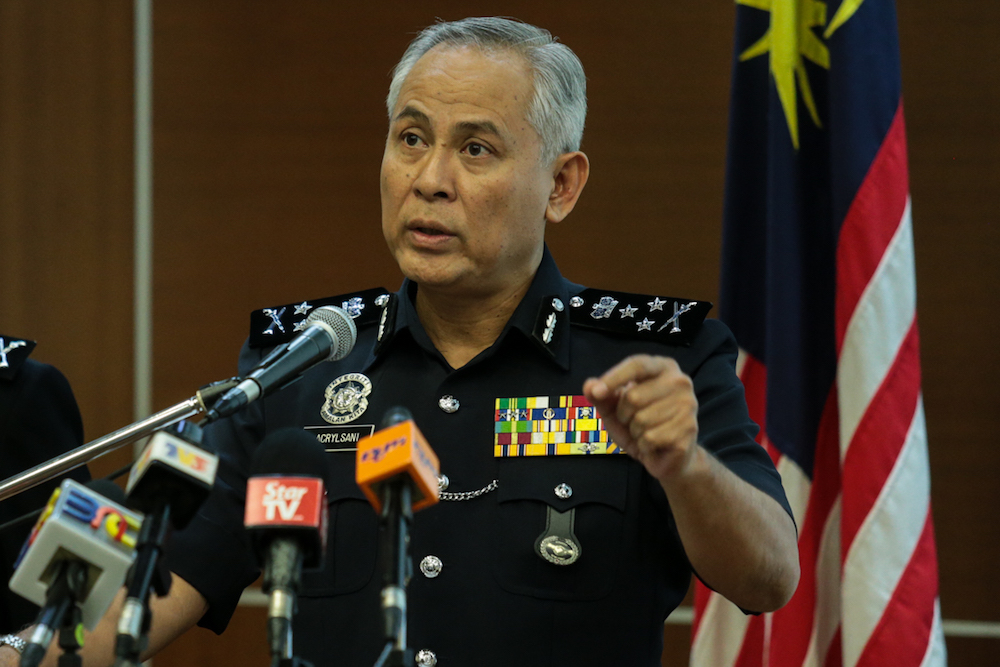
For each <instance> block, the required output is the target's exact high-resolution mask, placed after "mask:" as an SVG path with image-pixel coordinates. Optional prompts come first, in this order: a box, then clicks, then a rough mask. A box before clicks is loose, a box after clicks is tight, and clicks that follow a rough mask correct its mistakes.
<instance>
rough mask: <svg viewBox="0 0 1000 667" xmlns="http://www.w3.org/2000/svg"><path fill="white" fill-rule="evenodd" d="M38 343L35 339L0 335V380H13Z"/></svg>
mask: <svg viewBox="0 0 1000 667" xmlns="http://www.w3.org/2000/svg"><path fill="white" fill-rule="evenodd" d="M37 344H38V343H36V342H35V341H33V340H24V339H21V338H11V337H10V336H0V380H13V379H14V376H15V375H17V371H18V370H19V369H20V368H21V366H22V365H24V360H25V359H27V358H28V355H30V354H31V351H32V350H34V349H35V345H37Z"/></svg>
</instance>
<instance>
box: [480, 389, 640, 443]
mask: <svg viewBox="0 0 1000 667" xmlns="http://www.w3.org/2000/svg"><path fill="white" fill-rule="evenodd" d="M623 453H624V452H623V451H622V449H621V448H619V447H618V445H616V444H615V443H614V442H612V441H611V438H610V437H609V436H608V432H607V431H606V430H604V424H603V421H602V420H601V416H600V415H599V414H598V412H597V408H595V407H594V406H593V405H592V404H591V403H590V401H588V400H587V398H586V397H585V396H528V397H525V398H498V399H496V401H495V404H494V415H493V456H495V457H498V458H506V457H513V456H570V455H588V454H623Z"/></svg>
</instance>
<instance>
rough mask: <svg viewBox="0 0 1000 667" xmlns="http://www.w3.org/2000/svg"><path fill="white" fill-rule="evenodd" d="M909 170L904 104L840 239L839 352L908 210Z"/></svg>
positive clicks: (899, 108) (848, 217) (838, 251)
mask: <svg viewBox="0 0 1000 667" xmlns="http://www.w3.org/2000/svg"><path fill="white" fill-rule="evenodd" d="M908 196H909V171H908V169H907V166H906V127H905V123H904V121H903V104H902V101H900V104H899V107H898V108H897V109H896V115H895V117H894V118H893V121H892V124H891V125H890V126H889V131H888V132H887V133H886V136H885V140H884V141H883V142H882V146H881V147H880V148H879V151H878V153H877V154H876V155H875V160H874V161H873V162H872V165H871V167H870V168H869V170H868V174H867V175H866V176H865V179H864V181H863V182H862V183H861V187H860V188H859V189H858V193H857V195H856V196H855V198H854V201H853V202H852V203H851V207H850V209H849V210H848V212H847V217H846V218H845V219H844V224H843V226H842V227H841V229H840V237H839V239H838V242H837V305H836V322H837V324H836V326H837V354H838V356H839V354H840V350H841V348H842V347H843V344H844V336H845V335H846V333H847V325H848V324H849V323H850V321H851V316H852V315H853V313H854V309H855V308H856V307H857V305H858V301H859V300H860V299H861V294H862V293H863V292H864V290H865V288H866V287H867V286H868V283H869V282H870V281H871V279H872V276H873V275H874V274H875V269H877V268H878V265H879V262H880V261H881V260H882V256H883V254H884V253H885V249H886V247H888V245H889V242H890V241H891V240H892V237H893V235H895V233H896V229H897V228H898V227H899V221H900V219H901V218H902V217H903V211H905V210H906V199H907V197H908Z"/></svg>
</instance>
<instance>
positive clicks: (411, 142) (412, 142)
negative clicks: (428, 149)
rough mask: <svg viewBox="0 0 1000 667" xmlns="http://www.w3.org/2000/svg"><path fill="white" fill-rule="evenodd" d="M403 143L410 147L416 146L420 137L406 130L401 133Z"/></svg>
mask: <svg viewBox="0 0 1000 667" xmlns="http://www.w3.org/2000/svg"><path fill="white" fill-rule="evenodd" d="M403 143H404V144H406V145H407V146H409V147H410V148H416V147H417V146H419V145H420V137H418V136H417V135H415V134H413V133H412V132H407V133H406V134H404V135H403Z"/></svg>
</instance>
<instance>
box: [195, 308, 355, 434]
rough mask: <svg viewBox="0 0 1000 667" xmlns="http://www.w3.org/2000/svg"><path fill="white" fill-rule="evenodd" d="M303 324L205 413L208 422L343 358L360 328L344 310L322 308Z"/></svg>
mask: <svg viewBox="0 0 1000 667" xmlns="http://www.w3.org/2000/svg"><path fill="white" fill-rule="evenodd" d="M304 322H305V325H306V326H305V328H304V329H303V330H302V331H301V332H300V333H299V335H298V336H296V337H295V338H293V339H292V340H291V341H289V342H288V344H287V345H279V346H278V347H276V348H275V349H274V350H272V351H271V353H270V354H268V355H267V356H266V357H264V359H262V360H261V362H260V363H259V364H257V367H256V368H254V369H253V370H252V371H251V372H250V374H249V375H247V376H246V378H245V379H243V380H242V381H241V382H240V383H239V384H238V385H236V386H235V387H233V388H232V389H230V390H229V391H227V392H226V393H225V394H223V395H222V397H221V398H220V399H219V400H218V402H216V404H215V405H214V406H213V407H212V409H211V410H209V411H208V413H207V414H206V416H205V419H206V421H215V420H216V419H218V418H219V417H227V416H229V415H231V414H233V413H234V412H237V411H238V410H240V409H241V408H243V406H245V405H247V404H248V403H252V402H254V401H256V400H257V399H258V398H260V397H262V396H267V395H268V394H271V393H272V392H275V391H277V390H279V389H281V388H282V387H285V386H287V385H288V384H290V383H292V382H294V381H295V380H297V379H298V377H299V376H300V375H301V374H302V373H304V372H305V371H307V370H308V369H310V368H312V367H313V366H315V365H316V364H318V363H319V362H321V361H337V360H338V359H343V358H344V357H346V356H347V355H348V354H350V352H351V350H352V349H354V343H355V342H356V341H357V339H358V329H357V327H356V326H355V325H354V320H352V319H351V316H350V315H348V314H347V313H346V312H344V310H342V309H341V308H337V307H336V306H322V307H320V308H317V309H316V310H314V311H312V312H311V313H309V316H308V317H307V318H306V319H305V321H304Z"/></svg>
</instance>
